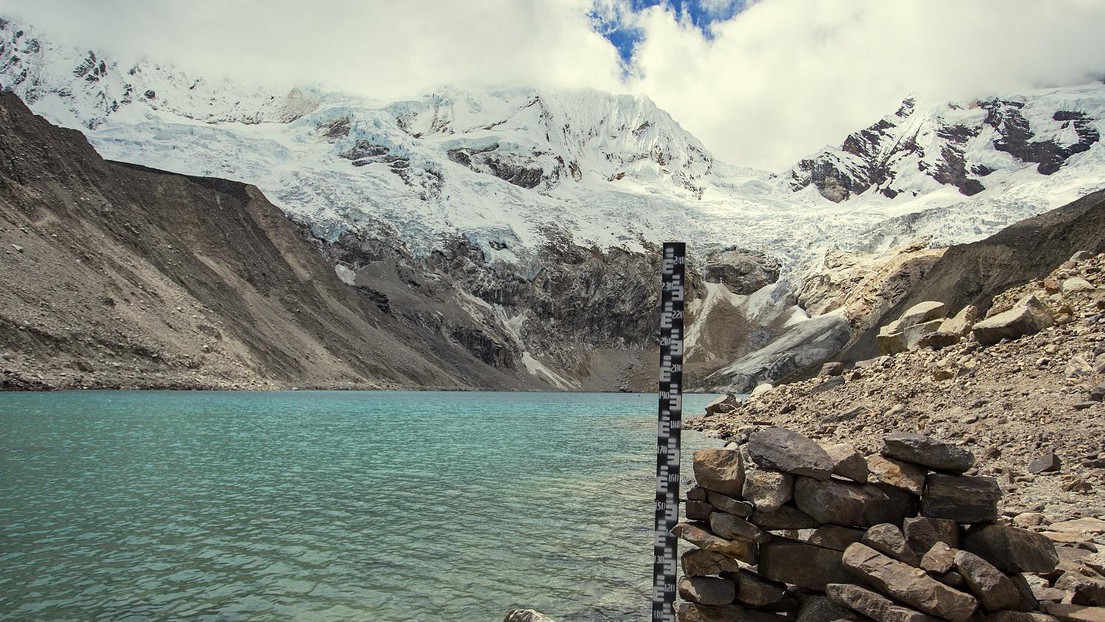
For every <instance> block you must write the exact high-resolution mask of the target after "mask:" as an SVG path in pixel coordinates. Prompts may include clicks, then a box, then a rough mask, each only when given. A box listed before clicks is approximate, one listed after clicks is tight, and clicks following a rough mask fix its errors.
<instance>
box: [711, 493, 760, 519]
mask: <svg viewBox="0 0 1105 622" xmlns="http://www.w3.org/2000/svg"><path fill="white" fill-rule="evenodd" d="M706 501H707V502H709V504H710V505H711V506H713V507H714V509H716V510H719V511H721V512H725V513H726V514H732V515H733V516H739V517H741V518H748V517H749V516H752V512H753V511H754V510H755V507H754V506H753V505H752V504H751V503H749V502H747V501H742V500H740V499H734V498H732V497H727V496H725V495H723V494H721V493H720V492H713V491H710V492H709V493H707V494H706Z"/></svg>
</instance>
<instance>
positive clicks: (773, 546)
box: [758, 538, 849, 592]
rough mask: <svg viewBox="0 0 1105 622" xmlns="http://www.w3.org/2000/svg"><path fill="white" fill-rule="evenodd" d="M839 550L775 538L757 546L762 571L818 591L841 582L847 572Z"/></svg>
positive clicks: (768, 576)
mask: <svg viewBox="0 0 1105 622" xmlns="http://www.w3.org/2000/svg"><path fill="white" fill-rule="evenodd" d="M840 557H841V554H840V552H839V551H833V550H831V549H823V548H821V547H819V546H814V545H812V544H807V543H805V542H798V541H796V540H790V539H787V538H775V539H773V540H771V542H768V543H767V544H764V545H763V546H762V547H760V565H759V567H758V570H759V572H760V574H761V575H763V576H764V577H766V578H768V579H771V580H773V581H782V582H783V583H790V584H792V585H797V586H799V587H804V588H807V589H811V590H817V591H819V592H824V591H825V586H826V585H828V584H829V583H843V582H845V581H847V580H848V579H849V575H848V573H847V571H846V570H845V569H844V567H843V566H842V565H841V562H840Z"/></svg>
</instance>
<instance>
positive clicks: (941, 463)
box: [880, 432, 975, 473]
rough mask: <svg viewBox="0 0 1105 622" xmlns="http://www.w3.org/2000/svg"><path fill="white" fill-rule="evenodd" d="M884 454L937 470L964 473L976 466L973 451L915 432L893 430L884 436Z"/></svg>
mask: <svg viewBox="0 0 1105 622" xmlns="http://www.w3.org/2000/svg"><path fill="white" fill-rule="evenodd" d="M880 453H881V454H882V455H884V456H886V457H887V458H896V459H898V460H904V461H905V462H910V463H912V464H916V465H920V466H923V467H928V468H930V469H933V470H935V471H949V472H952V473H962V472H964V471H966V470H967V469H969V468H971V467H972V466H974V463H975V457H974V455H973V454H971V452H969V451H967V450H966V449H963V448H962V447H956V446H955V445H952V444H951V443H945V442H944V441H940V440H937V439H934V438H931V437H928V436H923V435H921V434H915V433H913V432H893V433H891V434H887V435H886V436H885V437H883V446H882V451H881V452H880Z"/></svg>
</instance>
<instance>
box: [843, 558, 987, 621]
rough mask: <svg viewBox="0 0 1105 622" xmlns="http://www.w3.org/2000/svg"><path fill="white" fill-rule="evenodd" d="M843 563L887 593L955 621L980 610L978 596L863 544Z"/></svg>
mask: <svg viewBox="0 0 1105 622" xmlns="http://www.w3.org/2000/svg"><path fill="white" fill-rule="evenodd" d="M842 563H843V564H844V566H845V567H846V568H848V569H849V570H852V571H853V572H855V573H857V575H859V576H860V577H862V578H863V580H864V582H865V583H868V584H869V585H871V586H872V587H874V588H875V589H877V590H878V591H880V592H882V593H883V594H886V595H888V596H890V597H891V598H894V599H895V600H897V601H899V602H901V603H904V604H906V605H909V606H910V607H913V608H915V609H917V610H920V611H923V612H924V613H928V614H932V615H934V616H937V617H940V618H944V619H946V620H950V621H951V622H966V621H967V620H968V619H969V618H970V617H971V615H972V614H974V612H975V610H976V609H977V608H978V601H977V600H975V598H974V597H972V596H970V595H968V594H964V593H963V592H960V591H958V590H955V589H954V588H951V587H948V586H946V585H944V584H943V583H940V582H939V581H937V580H935V579H933V578H932V577H930V576H928V575H927V574H925V572H924V571H923V570H921V569H919V568H914V567H912V566H909V565H906V564H903V563H902V562H899V561H895V560H893V559H890V558H889V557H887V556H886V555H883V554H882V553H879V552H878V551H876V550H875V549H873V548H871V547H869V546H867V545H865V544H861V543H859V542H857V543H855V544H853V545H852V546H849V547H848V549H847V550H845V551H844V556H843V558H842Z"/></svg>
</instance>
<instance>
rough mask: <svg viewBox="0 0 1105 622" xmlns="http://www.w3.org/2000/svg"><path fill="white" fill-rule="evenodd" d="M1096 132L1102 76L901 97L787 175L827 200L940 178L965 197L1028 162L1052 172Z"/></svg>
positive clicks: (1103, 101) (914, 189)
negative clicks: (970, 96)
mask: <svg viewBox="0 0 1105 622" xmlns="http://www.w3.org/2000/svg"><path fill="white" fill-rule="evenodd" d="M1103 131H1105V85H1102V84H1100V83H1093V84H1086V85H1082V86H1076V87H1065V88H1052V89H1045V90H1038V91H1033V92H1029V93H1016V94H1008V95H1004V96H997V97H989V98H983V99H979V100H976V101H971V102H953V103H948V102H916V101H915V100H913V99H907V100H905V101H903V103H902V106H901V108H900V109H899V110H898V111H897V112H895V113H894V114H891V115H887V116H886V117H884V118H882V119H880V120H879V121H878V122H876V123H875V124H873V125H871V126H869V127H867V128H865V129H863V130H860V131H858V132H855V133H853V134H851V135H849V136H848V138H847V139H845V140H844V143H843V144H841V145H840V146H839V147H827V148H826V149H824V150H822V151H821V152H819V153H816V154H814V155H812V156H810V157H809V158H806V159H803V160H802V161H801V162H799V163H798V164H797V165H796V166H795V167H794V168H793V169H791V170H790V171H789V173H788V177H789V178H790V183H791V186H792V188H794V189H795V190H800V189H802V188H805V187H808V186H811V185H812V186H814V187H816V188H817V190H818V191H819V192H820V193H821V194H822V196H824V197H825V198H827V199H829V200H832V201H843V200H846V199H850V198H852V197H855V196H857V195H858V196H862V195H865V194H866V195H872V194H875V195H882V196H884V197H887V198H891V199H892V198H895V197H897V196H899V195H902V194H906V195H908V196H911V197H916V196H919V195H922V194H926V193H930V192H933V191H936V190H938V189H939V188H940V187H941V186H945V185H946V186H951V187H954V188H956V189H957V190H958V191H959V192H960V193H961V194H962V195H964V196H973V195H976V194H979V193H981V192H983V191H985V190H987V189H995V188H999V187H1001V186H1002V185H1003V184H1004V183H1005V182H1006V181H1007V180H1009V179H1010V178H1011V176H1013V177H1016V176H1018V175H1019V174H1020V173H1021V172H1022V171H1024V170H1026V169H1032V170H1034V171H1035V172H1036V173H1038V174H1040V175H1052V174H1054V173H1056V172H1058V171H1059V170H1060V169H1061V168H1062V167H1063V166H1065V165H1067V164H1068V162H1069V163H1071V164H1073V165H1077V164H1078V162H1079V160H1078V156H1079V154H1084V153H1087V152H1089V151H1090V150H1091V148H1095V146H1096V145H1098V143H1099V142H1100V140H1101V135H1102V132H1103ZM1090 157H1091V158H1092V157H1093V156H1090Z"/></svg>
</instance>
